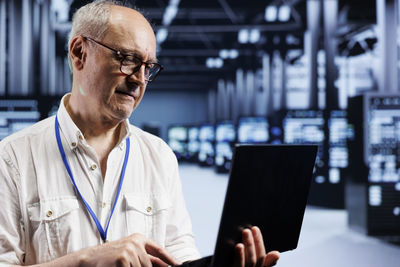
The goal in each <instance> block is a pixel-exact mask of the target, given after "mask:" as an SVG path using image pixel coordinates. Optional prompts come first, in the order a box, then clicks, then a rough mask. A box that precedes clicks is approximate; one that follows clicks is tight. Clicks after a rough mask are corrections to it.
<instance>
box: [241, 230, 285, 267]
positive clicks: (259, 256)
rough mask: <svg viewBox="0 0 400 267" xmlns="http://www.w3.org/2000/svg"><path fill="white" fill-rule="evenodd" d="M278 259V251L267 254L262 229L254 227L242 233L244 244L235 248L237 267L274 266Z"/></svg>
mask: <svg viewBox="0 0 400 267" xmlns="http://www.w3.org/2000/svg"><path fill="white" fill-rule="evenodd" d="M278 259H279V252H278V251H271V252H269V253H268V254H267V253H266V252H265V246H264V241H263V237H262V234H261V231H260V228H258V227H257V226H253V227H252V228H251V229H244V230H243V231H242V243H238V244H236V246H235V264H234V266H235V267H267V266H274V265H275V264H276V262H277V261H278Z"/></svg>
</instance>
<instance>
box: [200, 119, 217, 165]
mask: <svg viewBox="0 0 400 267" xmlns="http://www.w3.org/2000/svg"><path fill="white" fill-rule="evenodd" d="M214 140H215V132H214V126H213V125H212V124H203V125H201V126H200V129H199V155H198V160H199V162H200V163H201V164H206V165H213V164H214V144H213V142H214Z"/></svg>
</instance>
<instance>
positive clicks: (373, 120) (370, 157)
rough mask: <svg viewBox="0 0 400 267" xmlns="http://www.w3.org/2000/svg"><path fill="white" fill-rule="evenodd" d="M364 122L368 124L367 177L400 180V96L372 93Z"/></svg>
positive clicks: (375, 180)
mask: <svg viewBox="0 0 400 267" xmlns="http://www.w3.org/2000/svg"><path fill="white" fill-rule="evenodd" d="M366 101H367V104H368V106H369V108H368V110H367V112H368V113H367V116H366V117H365V120H364V125H365V126H367V127H366V130H367V137H368V138H366V139H365V142H366V149H365V150H364V151H365V154H364V161H365V162H366V163H367V164H368V165H369V168H370V171H369V175H368V180H369V181H370V182H376V183H380V182H382V183H398V182H400V96H379V95H374V96H373V95H370V96H369V98H368V99H367V100H366Z"/></svg>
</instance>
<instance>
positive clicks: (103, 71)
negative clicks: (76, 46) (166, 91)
mask: <svg viewBox="0 0 400 267" xmlns="http://www.w3.org/2000/svg"><path fill="white" fill-rule="evenodd" d="M98 41H100V42H101V43H103V44H105V45H107V46H109V47H112V48H114V49H116V50H119V51H121V52H122V53H123V54H134V55H136V56H137V57H138V58H140V59H141V60H142V61H144V62H151V61H152V62H156V41H155V36H154V33H153V30H152V29H151V26H150V25H149V24H148V22H147V21H146V20H145V19H144V18H143V17H142V16H141V15H140V14H139V13H137V12H136V11H134V10H131V9H128V8H124V7H117V6H113V7H112V8H111V14H110V25H109V28H108V31H107V33H106V35H105V37H104V38H103V39H102V40H98ZM85 45H86V46H87V47H88V48H87V51H88V53H87V58H86V62H85V67H86V69H85V71H84V73H83V75H84V76H83V77H82V79H81V82H79V86H80V88H79V90H80V92H81V94H82V97H88V99H87V100H88V101H86V103H88V104H90V105H92V107H90V108H93V109H94V111H96V112H99V115H100V116H102V119H103V120H119V121H121V120H124V119H126V118H129V117H130V115H131V113H132V112H133V110H134V109H135V108H136V107H137V106H138V104H139V103H140V101H141V100H142V97H143V95H144V92H145V90H146V85H147V82H146V80H145V77H144V66H142V67H141V68H140V70H139V71H137V72H136V73H134V74H132V75H130V76H128V75H126V74H124V73H122V72H121V71H120V58H119V57H118V56H117V55H116V54H115V53H114V52H113V51H111V50H109V49H107V48H105V47H103V46H100V45H97V44H95V43H94V42H90V40H87V39H86V41H85Z"/></svg>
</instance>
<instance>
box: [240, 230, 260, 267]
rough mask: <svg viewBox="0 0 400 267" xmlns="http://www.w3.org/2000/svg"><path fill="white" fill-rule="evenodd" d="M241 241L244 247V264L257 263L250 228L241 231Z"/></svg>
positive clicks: (252, 264)
mask: <svg viewBox="0 0 400 267" xmlns="http://www.w3.org/2000/svg"><path fill="white" fill-rule="evenodd" d="M242 242H243V244H244V248H245V255H246V266H254V265H256V263H257V254H256V248H255V245H254V239H253V234H252V232H251V230H250V229H245V230H243V232H242Z"/></svg>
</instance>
